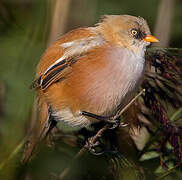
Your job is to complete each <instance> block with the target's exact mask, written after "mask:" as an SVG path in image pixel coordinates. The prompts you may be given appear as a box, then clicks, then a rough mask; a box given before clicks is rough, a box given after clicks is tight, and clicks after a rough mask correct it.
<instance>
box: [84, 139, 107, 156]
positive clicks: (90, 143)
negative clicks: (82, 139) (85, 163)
mask: <svg viewBox="0 0 182 180" xmlns="http://www.w3.org/2000/svg"><path fill="white" fill-rule="evenodd" d="M93 138H94V137H91V138H88V140H87V141H86V144H85V148H86V149H88V150H89V151H90V153H91V154H93V155H101V154H103V153H104V151H102V150H101V151H97V150H96V148H97V147H99V146H100V145H101V143H100V141H99V140H97V141H96V142H94V141H93Z"/></svg>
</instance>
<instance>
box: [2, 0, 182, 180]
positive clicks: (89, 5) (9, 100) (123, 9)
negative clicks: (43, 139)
mask: <svg viewBox="0 0 182 180" xmlns="http://www.w3.org/2000/svg"><path fill="white" fill-rule="evenodd" d="M104 14H130V15H135V16H142V17H144V18H145V19H146V20H147V21H148V24H149V26H150V28H151V31H152V32H153V34H154V35H155V36H156V37H158V38H159V39H160V41H161V42H160V44H158V46H160V47H176V48H180V47H181V44H182V1H181V0H137V1H134V0H112V1H111V0H0V174H1V176H2V178H3V179H26V178H27V179H28V178H29V179H31V178H30V177H31V175H30V176H27V175H25V174H26V170H25V169H26V167H24V166H20V165H19V163H18V162H19V159H20V156H21V153H18V154H19V156H18V157H16V158H13V159H14V160H9V159H8V158H10V156H9V155H10V154H12V152H13V151H15V150H16V148H17V145H18V144H19V143H20V142H21V141H22V140H23V139H24V137H25V135H26V134H27V132H29V131H30V130H31V128H32V126H33V125H35V122H34V119H36V118H35V116H36V112H35V111H36V110H35V109H34V107H35V106H34V105H33V104H34V96H35V92H34V91H32V90H30V89H29V86H30V84H31V82H32V81H33V80H34V74H35V70H36V64H37V63H38V61H39V59H40V57H41V54H42V53H43V52H44V51H45V49H46V48H47V47H48V46H49V45H50V44H51V43H52V42H53V41H55V39H57V37H59V36H60V35H62V34H63V33H65V32H67V31H69V30H71V29H74V28H77V27H81V26H92V25H94V24H95V23H97V22H98V20H99V18H100V16H102V15H104ZM51 153H53V152H50V154H51ZM53 154H54V153H53ZM55 154H56V152H55ZM46 156H47V154H46ZM58 156H59V157H61V158H62V159H64V157H63V156H60V155H58V153H57V154H56V155H54V156H53V157H52V156H51V157H52V159H54V161H53V160H50V159H51V158H50V159H49V160H48V161H47V162H50V164H49V165H48V166H49V167H46V165H45V163H43V164H44V168H43V170H39V168H40V166H43V164H42V165H41V162H42V160H41V157H40V159H39V161H38V160H37V161H36V163H34V168H32V169H33V170H32V171H28V173H29V174H31V173H32V174H34V176H33V177H34V178H33V179H51V178H53V179H54V175H52V176H51V178H50V177H49V176H48V175H45V174H46V173H45V172H47V169H46V168H48V169H49V170H50V169H51V170H53V172H54V170H55V169H56V168H55V169H54V167H56V166H57V165H59V162H58V161H56V159H57V157H58ZM69 157H71V156H69ZM89 158H90V159H89V161H91V164H90V165H89V166H88V167H94V163H95V161H96V160H95V159H94V158H92V157H89ZM58 159H59V158H58ZM4 162H5V165H4V164H3V163H4ZM62 162H63V161H62ZM51 163H52V164H51ZM84 163H85V162H83V164H84ZM92 163H93V164H92ZM97 163H98V161H97ZM2 164H3V166H2ZM36 165H37V166H36ZM82 166H84V165H82ZM100 166H101V167H102V168H101V169H102V171H101V170H100V169H99V171H101V172H103V169H104V167H105V166H106V164H100ZM35 167H36V168H35ZM62 168H63V167H60V168H57V169H56V170H55V171H59V170H61V169H62ZM76 168H78V167H77V166H76ZM30 169H31V168H30ZM40 169H41V168H40ZM51 170H50V171H51ZM92 173H93V172H92ZM95 173H98V171H97V170H95ZM78 174H79V173H78ZM127 176H128V179H132V178H133V177H130V178H129V175H127ZM75 177H77V176H76V175H75ZM78 177H79V176H78ZM98 177H99V176H98ZM151 177H152V176H151ZM180 177H181V176H180ZM181 178H182V177H181ZM0 179H1V178H0ZM75 179H77V178H75ZM78 179H79V178H78ZM88 179H89V178H88ZM98 179H99V178H98ZM133 179H135V178H133ZM148 179H150V178H147V180H148Z"/></svg>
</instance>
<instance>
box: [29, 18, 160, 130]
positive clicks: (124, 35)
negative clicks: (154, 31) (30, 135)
mask: <svg viewBox="0 0 182 180" xmlns="http://www.w3.org/2000/svg"><path fill="white" fill-rule="evenodd" d="M151 42H159V40H158V39H157V38H156V37H154V36H152V35H151V32H150V29H149V27H148V25H147V22H146V20H145V19H144V18H142V17H136V16H131V15H104V16H103V17H102V18H101V19H100V21H99V22H98V23H97V24H96V25H95V26H94V27H86V28H77V29H75V30H72V31H70V32H68V33H66V34H65V35H63V36H61V37H60V38H59V39H58V40H57V41H56V42H55V43H53V44H52V45H51V46H50V47H49V48H48V49H47V50H46V51H45V53H44V54H43V56H42V57H41V59H40V62H39V63H38V65H37V70H36V78H35V81H34V82H33V85H32V87H33V88H35V89H36V91H37V98H38V100H39V103H40V109H41V108H42V109H44V110H43V111H44V117H46V116H49V115H51V117H52V118H53V119H54V120H55V121H56V122H59V121H61V122H64V123H65V124H67V125H68V126H71V127H75V126H76V127H80V128H82V127H88V126H89V125H90V124H93V123H97V122H99V121H102V120H103V119H104V118H102V117H110V116H113V115H114V114H115V113H116V112H117V111H118V108H123V107H124V106H125V105H126V104H127V103H128V102H129V101H130V100H131V99H132V98H133V96H134V95H135V93H136V92H137V90H138V88H139V86H140V84H141V82H142V79H143V75H144V72H145V57H144V56H145V50H146V47H147V46H148V45H150V43H151ZM45 112H46V115H45ZM94 115H95V116H94ZM95 117H96V118H95ZM99 117H100V119H99Z"/></svg>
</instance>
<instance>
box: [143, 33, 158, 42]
mask: <svg viewBox="0 0 182 180" xmlns="http://www.w3.org/2000/svg"><path fill="white" fill-rule="evenodd" d="M144 41H146V42H152V43H154V42H159V40H158V39H157V38H156V37H154V36H152V35H147V36H146V37H145V38H144Z"/></svg>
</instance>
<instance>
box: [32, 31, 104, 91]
mask: <svg viewBox="0 0 182 180" xmlns="http://www.w3.org/2000/svg"><path fill="white" fill-rule="evenodd" d="M103 42H104V41H103V39H102V37H101V36H100V35H98V34H93V33H92V32H90V30H89V28H83V29H77V30H74V31H72V32H69V33H67V34H66V35H64V36H62V38H60V39H59V40H58V41H57V42H56V43H54V44H53V45H52V46H51V47H50V48H49V49H48V50H47V51H46V52H45V54H44V56H43V57H42V59H41V61H40V63H39V65H38V73H37V77H38V78H37V79H36V80H35V81H34V82H33V84H32V86H31V87H32V88H41V89H42V90H45V89H46V88H48V87H49V86H50V85H51V84H52V83H54V82H56V81H58V80H60V79H62V78H65V75H66V74H67V73H70V71H71V65H72V64H73V63H75V62H76V61H77V60H78V59H79V57H80V56H82V55H84V54H85V53H87V52H88V51H89V50H91V49H92V48H95V47H97V46H100V45H102V44H103Z"/></svg>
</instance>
